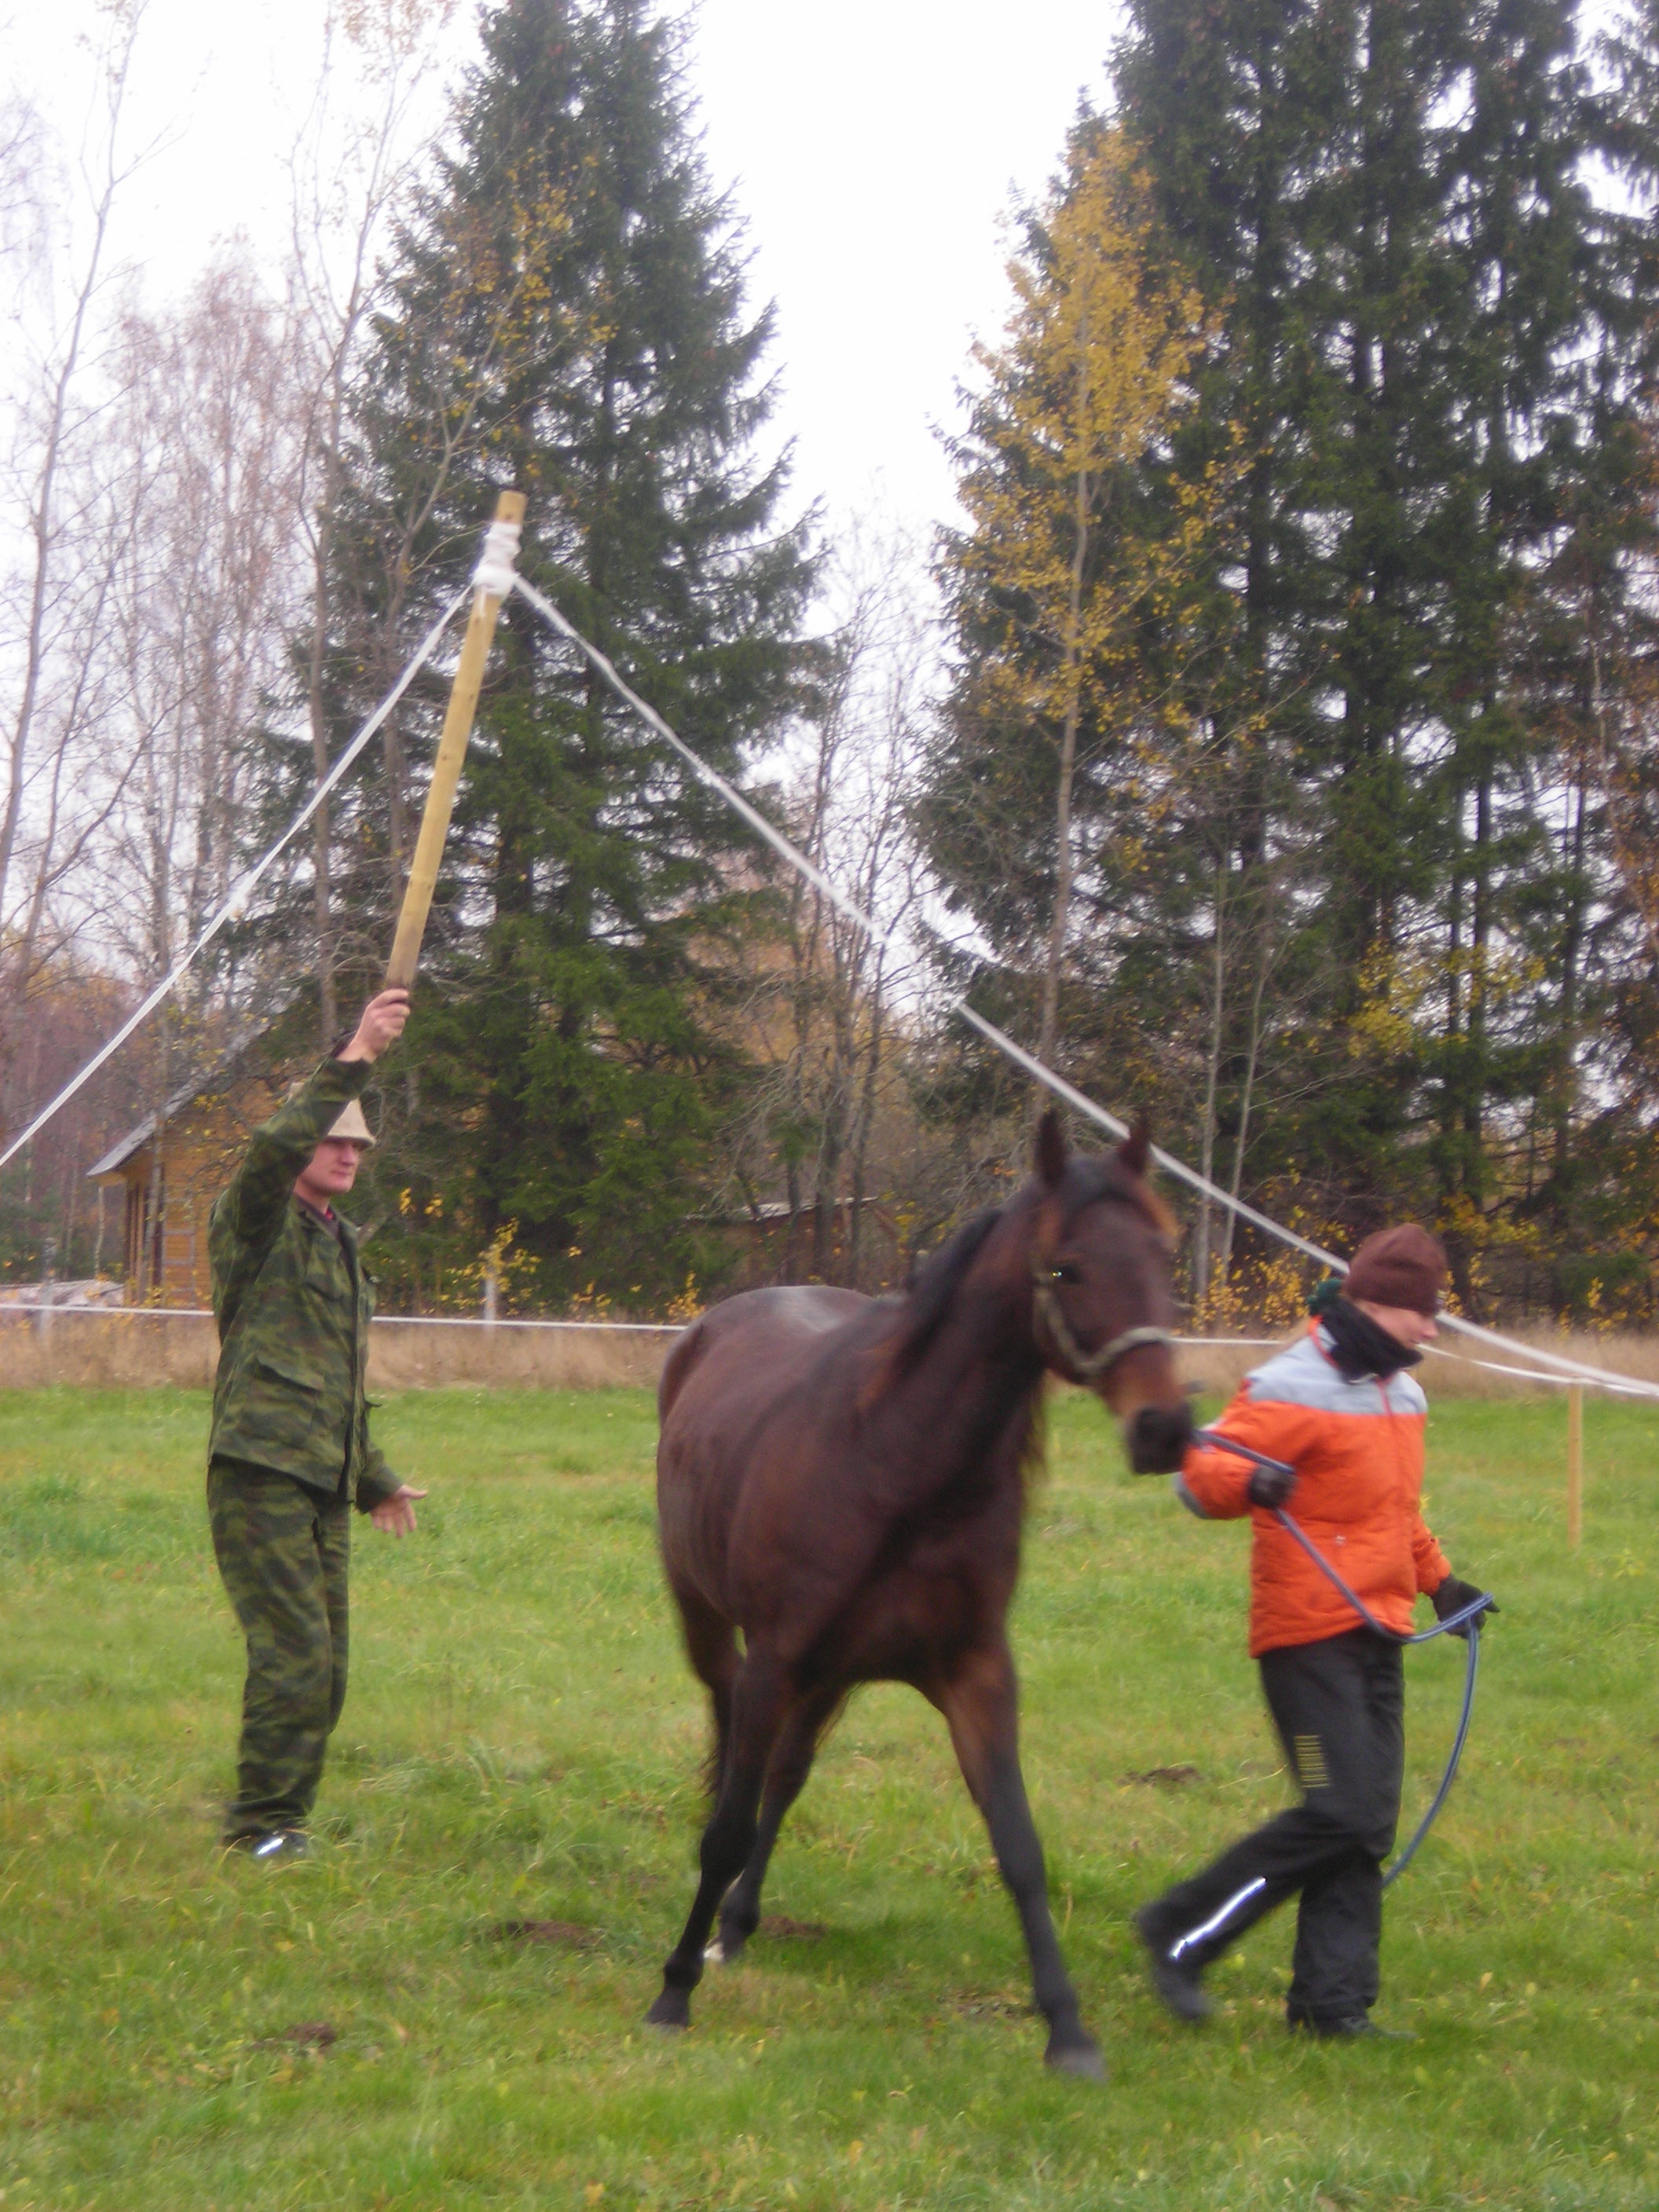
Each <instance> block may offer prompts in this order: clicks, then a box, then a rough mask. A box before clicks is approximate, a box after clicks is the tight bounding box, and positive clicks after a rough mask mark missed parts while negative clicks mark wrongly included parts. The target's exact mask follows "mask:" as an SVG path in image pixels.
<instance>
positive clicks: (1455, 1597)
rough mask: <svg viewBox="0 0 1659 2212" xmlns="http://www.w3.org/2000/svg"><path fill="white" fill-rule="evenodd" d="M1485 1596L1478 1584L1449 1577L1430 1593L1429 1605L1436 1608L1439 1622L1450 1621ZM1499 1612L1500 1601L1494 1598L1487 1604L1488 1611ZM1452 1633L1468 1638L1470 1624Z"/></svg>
mask: <svg viewBox="0 0 1659 2212" xmlns="http://www.w3.org/2000/svg"><path fill="white" fill-rule="evenodd" d="M1484 1595H1486V1593H1485V1592H1484V1591H1483V1590H1482V1589H1480V1585H1479V1584H1478V1583H1464V1582H1460V1581H1459V1580H1458V1578H1457V1577H1456V1576H1455V1575H1448V1576H1447V1577H1446V1579H1445V1581H1444V1582H1443V1583H1441V1585H1440V1587H1439V1589H1437V1590H1431V1591H1430V1592H1429V1603H1430V1604H1431V1606H1432V1607H1434V1617H1435V1619H1436V1620H1449V1619H1450V1617H1451V1615H1452V1614H1453V1613H1462V1610H1463V1608H1464V1607H1465V1606H1466V1605H1473V1604H1474V1601H1475V1600H1476V1598H1478V1597H1482V1596H1484ZM1497 1610H1498V1601H1497V1599H1496V1598H1492V1599H1491V1600H1490V1601H1488V1603H1487V1606H1486V1611H1487V1612H1488V1613H1496V1612H1497ZM1468 1632H1469V1624H1468V1621H1467V1620H1466V1621H1465V1622H1464V1623H1463V1626H1462V1627H1461V1628H1454V1629H1453V1630H1452V1631H1451V1634H1452V1635H1454V1636H1463V1637H1467V1636H1468Z"/></svg>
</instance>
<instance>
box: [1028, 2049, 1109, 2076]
mask: <svg viewBox="0 0 1659 2212" xmlns="http://www.w3.org/2000/svg"><path fill="white" fill-rule="evenodd" d="M1042 2063H1043V2064H1044V2065H1045V2066H1052V2067H1053V2068H1054V2071H1055V2073H1056V2074H1075V2075H1077V2077H1078V2079H1079V2081H1104V2080H1105V2079H1106V2061H1105V2060H1104V2059H1103V2057H1101V2055H1100V2051H1099V2049H1098V2047H1097V2045H1095V2044H1092V2043H1066V2044H1062V2045H1060V2047H1059V2048H1058V2049H1056V2048H1055V2046H1054V2045H1053V2044H1052V2043H1051V2044H1050V2045H1048V2050H1047V2051H1044V2052H1043V2054H1042Z"/></svg>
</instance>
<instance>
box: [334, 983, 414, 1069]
mask: <svg viewBox="0 0 1659 2212" xmlns="http://www.w3.org/2000/svg"><path fill="white" fill-rule="evenodd" d="M408 1019H409V994H408V992H407V991H382V992H381V993H380V994H379V996H378V997H376V998H373V999H371V1000H369V1002H368V1005H367V1006H365V1007H364V1008H363V1011H362V1016H361V1018H359V1020H358V1023H357V1027H356V1031H355V1033H354V1034H353V1036H352V1039H351V1042H350V1043H349V1045H347V1046H346V1047H345V1048H344V1050H343V1052H342V1053H340V1054H339V1055H338V1056H339V1058H340V1059H342V1060H378V1059H379V1058H380V1054H382V1053H383V1052H384V1051H385V1050H386V1047H387V1046H388V1045H392V1044H396V1043H397V1042H398V1038H399V1037H400V1036H402V1035H403V1033H404V1023H405V1022H406V1021H407V1020H408Z"/></svg>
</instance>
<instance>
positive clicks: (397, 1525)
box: [368, 1482, 426, 1536]
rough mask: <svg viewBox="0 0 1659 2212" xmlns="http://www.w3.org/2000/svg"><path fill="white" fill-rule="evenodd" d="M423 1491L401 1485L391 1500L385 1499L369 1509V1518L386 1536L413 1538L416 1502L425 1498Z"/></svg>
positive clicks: (405, 1484) (393, 1493) (404, 1484)
mask: <svg viewBox="0 0 1659 2212" xmlns="http://www.w3.org/2000/svg"><path fill="white" fill-rule="evenodd" d="M425 1496H426V1492H425V1491H423V1490H411V1489H410V1486H409V1485H408V1484H407V1483H406V1482H404V1483H400V1484H399V1485H398V1488H397V1489H396V1490H394V1491H393V1492H392V1495H391V1497H390V1498H382V1499H381V1500H380V1504H378V1505H372V1506H370V1508H369V1512H368V1517H369V1519H370V1520H371V1521H372V1522H374V1526H375V1527H376V1528H378V1529H379V1530H380V1533H381V1534H382V1535H386V1536H412V1535H413V1534H415V1501H416V1498H424V1497H425Z"/></svg>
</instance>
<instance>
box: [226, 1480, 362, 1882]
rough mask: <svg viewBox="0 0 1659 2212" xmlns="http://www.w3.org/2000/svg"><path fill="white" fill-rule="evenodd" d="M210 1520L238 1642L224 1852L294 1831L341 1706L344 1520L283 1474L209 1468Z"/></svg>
mask: <svg viewBox="0 0 1659 2212" xmlns="http://www.w3.org/2000/svg"><path fill="white" fill-rule="evenodd" d="M208 1518H209V1521H210V1523H211V1526H212V1529H213V1549H214V1553H215V1555H216V1558H217V1559H218V1562H219V1572H220V1575H221V1576H222V1578H223V1581H224V1585H225V1589H227V1591H228V1593H229V1595H230V1601H231V1603H232V1605H233V1606H234V1607H235V1609H236V1618H237V1620H239V1621H240V1624H241V1628H242V1633H243V1635H244V1636H245V1637H246V1638H247V1683H246V1687H245V1689H244V1690H243V1692H242V1740H241V1745H240V1749H239V1751H238V1753H237V1764H236V1796H235V1797H234V1800H233V1801H232V1802H231V1804H230V1806H229V1807H228V1809H227V1811H226V1814H225V1841H226V1842H227V1843H235V1842H237V1841H238V1840H239V1839H240V1838H244V1837H248V1836H259V1835H268V1834H270V1833H271V1832H273V1831H274V1830H276V1829H278V1828H303V1827H304V1826H305V1824H306V1821H307V1818H308V1816H309V1814H310V1812H311V1808H312V1805H313V1802H314V1801H315V1799H316V1796H317V1784H318V1783H319V1781H320V1780H321V1778H322V1772H323V1754H324V1752H325V1748H326V1747H327V1743H328V1739H329V1736H330V1735H331V1733H332V1731H333V1729H334V1724H335V1723H336V1722H337V1720H338V1719H339V1717H340V1708H341V1706H342V1705H344V1703H345V1692H346V1649H347V1607H346V1570H347V1563H348V1561H349V1558H350V1553H351V1530H350V1521H351V1509H350V1507H349V1505H348V1504H347V1503H346V1501H345V1499H344V1498H340V1497H330V1496H329V1495H328V1494H327V1493H326V1492H323V1491H319V1490H311V1489H308V1488H307V1486H306V1485H305V1484H304V1483H302V1482H296V1481H295V1479H294V1477H293V1476H292V1475H291V1474H277V1473H276V1470H275V1469H274V1468H265V1467H253V1466H251V1465H249V1464H248V1463H247V1462H246V1461H243V1460H234V1459H219V1458H216V1459H215V1460H213V1461H212V1462H211V1463H210V1466H209V1468H208Z"/></svg>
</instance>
